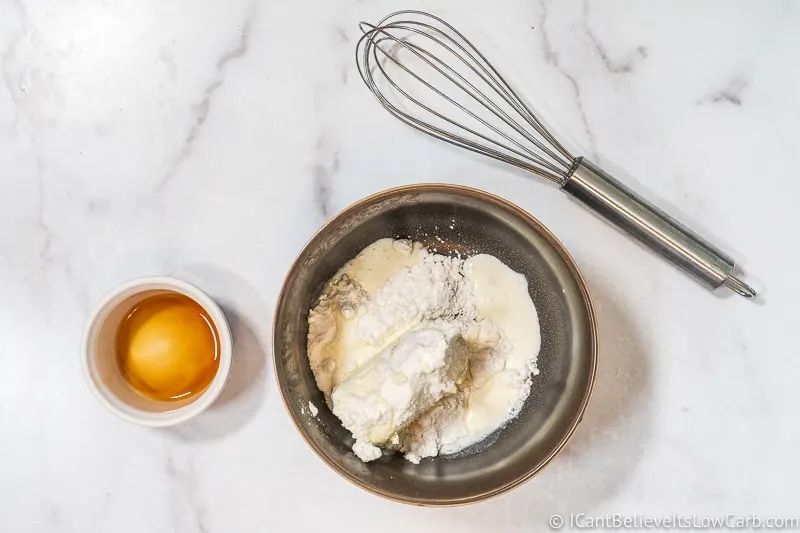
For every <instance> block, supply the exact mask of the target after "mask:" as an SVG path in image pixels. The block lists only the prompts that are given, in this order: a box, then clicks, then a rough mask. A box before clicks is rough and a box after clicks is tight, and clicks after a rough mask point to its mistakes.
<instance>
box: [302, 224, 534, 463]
mask: <svg viewBox="0 0 800 533" xmlns="http://www.w3.org/2000/svg"><path fill="white" fill-rule="evenodd" d="M540 344H541V338H540V333H539V321H538V317H537V314H536V308H535V307H534V305H533V302H532V301H531V299H530V296H529V295H528V288H527V281H526V280H525V277H524V276H522V275H521V274H517V273H516V272H514V271H513V270H511V269H510V268H508V267H507V266H506V265H505V264H503V263H502V262H501V261H500V260H498V259H497V258H495V257H493V256H490V255H477V256H474V257H471V258H469V259H467V260H462V259H458V258H453V257H447V256H443V255H439V254H434V253H431V252H429V251H428V250H426V249H425V248H424V247H423V246H422V245H421V244H419V243H411V242H410V241H404V240H392V239H381V240H379V241H377V242H375V243H373V244H372V245H370V246H368V247H367V248H365V249H364V250H363V251H362V252H361V253H360V254H358V256H356V257H355V258H354V259H353V260H351V261H350V262H348V263H347V264H346V265H345V266H344V267H343V268H342V269H341V270H340V271H339V272H337V274H336V275H335V276H334V277H333V278H332V279H331V281H330V282H329V283H328V286H327V287H326V290H325V291H324V293H323V295H322V296H321V297H320V299H319V301H318V303H317V305H316V306H315V307H314V309H313V310H312V311H311V313H310V315H309V335H308V356H309V361H310V364H311V369H312V370H313V372H314V376H315V378H316V381H317V386H318V387H319V388H320V390H321V391H322V392H323V393H324V395H325V399H326V401H327V402H328V406H329V407H330V408H331V410H332V411H333V413H334V414H336V415H337V416H338V417H339V418H340V419H341V420H342V423H343V424H344V426H345V427H346V428H347V429H348V430H349V431H351V432H352V433H353V436H354V437H355V439H356V443H355V445H354V446H353V449H354V451H355V452H356V454H357V455H358V456H359V457H360V458H361V459H362V460H364V461H370V460H373V459H377V458H378V457H380V456H381V451H380V448H385V449H399V450H401V451H402V452H404V453H405V457H406V459H408V460H409V461H412V462H419V460H420V459H421V458H423V457H430V456H435V455H438V454H439V453H454V452H457V451H459V450H462V449H463V448H465V447H467V446H469V445H471V444H474V443H476V442H478V441H480V440H482V439H483V438H484V437H486V436H487V435H489V434H490V433H492V432H493V431H495V430H496V429H497V428H499V427H501V426H502V425H503V424H505V423H506V422H508V421H509V420H511V419H512V418H514V417H515V416H516V415H517V414H518V413H519V410H520V408H521V407H522V405H523V403H524V402H525V399H526V398H527V397H528V395H529V394H530V387H531V377H532V376H533V375H536V374H538V370H537V369H536V357H537V355H538V353H539V347H540Z"/></svg>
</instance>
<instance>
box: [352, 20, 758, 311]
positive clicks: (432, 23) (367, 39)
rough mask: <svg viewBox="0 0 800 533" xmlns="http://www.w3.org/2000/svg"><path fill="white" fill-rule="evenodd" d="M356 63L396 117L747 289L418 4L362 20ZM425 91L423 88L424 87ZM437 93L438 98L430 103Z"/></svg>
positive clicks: (708, 281)
mask: <svg viewBox="0 0 800 533" xmlns="http://www.w3.org/2000/svg"><path fill="white" fill-rule="evenodd" d="M360 27H361V31H362V32H363V35H362V37H361V39H360V40H359V41H358V44H357V46H356V63H357V66H358V70H359V73H360V75H361V78H362V80H363V81H364V83H365V84H366V86H367V87H368V88H369V89H370V91H371V92H372V94H373V95H374V96H375V98H376V99H377V100H378V102H380V104H381V105H382V106H383V107H384V108H385V109H386V110H387V111H388V112H389V113H391V114H392V115H394V116H395V117H396V118H398V119H399V120H401V121H402V122H404V123H405V124H407V125H409V126H411V127H413V128H415V129H417V130H419V131H422V132H423V133H425V134H427V135H430V136H432V137H435V138H437V139H439V140H442V141H445V142H447V143H450V144H452V145H455V146H458V147H461V148H464V149H467V150H470V151H472V152H475V153H478V154H482V155H485V156H487V157H491V158H493V159H496V160H498V161H502V162H505V163H508V164H510V165H513V166H516V167H518V168H521V169H523V170H526V171H529V172H531V173H533V174H536V175H538V176H541V177H543V178H545V179H547V180H549V181H551V182H553V183H555V184H557V185H558V186H559V188H560V189H561V190H562V191H564V192H566V193H567V194H569V195H570V196H571V197H572V198H574V199H576V200H577V201H578V202H580V203H582V204H583V205H584V206H586V207H588V208H589V209H591V210H592V211H594V212H595V213H596V214H598V215H600V216H601V217H602V218H604V219H605V220H606V221H607V222H610V223H611V224H613V225H614V226H616V227H617V228H619V229H621V230H622V231H624V232H625V233H627V234H628V235H629V236H631V237H633V238H634V239H636V240H637V241H639V242H640V243H642V244H644V245H646V246H647V247H649V248H651V249H652V250H654V251H655V252H657V253H658V254H660V255H661V256H662V257H664V258H665V259H667V260H668V261H670V262H671V263H673V264H674V265H676V266H677V267H678V268H680V269H681V270H683V271H684V272H685V273H687V274H689V275H690V276H692V277H694V278H695V279H697V280H699V281H700V282H701V283H703V284H704V285H706V286H707V287H709V288H711V289H716V288H718V287H721V286H723V285H725V286H726V287H728V288H730V289H731V290H733V291H735V292H737V293H738V294H740V295H742V296H745V297H748V298H752V297H754V296H755V295H756V292H755V291H754V290H753V289H752V288H751V287H749V286H748V285H747V284H745V283H744V282H743V281H741V280H740V279H738V278H737V277H736V276H735V275H734V266H735V264H734V261H733V259H732V258H731V257H729V256H728V255H727V254H725V253H724V252H722V251H721V250H720V249H718V248H717V247H715V246H713V245H712V244H711V243H709V242H708V241H706V240H704V239H703V238H702V237H700V236H699V235H697V234H696V233H694V232H693V231H691V230H690V229H689V228H687V227H686V226H684V225H682V224H680V223H679V222H677V221H676V220H674V219H673V218H671V217H670V216H669V215H667V214H666V213H664V212H663V211H661V210H660V209H658V208H657V207H655V206H654V205H652V204H651V203H649V202H647V201H646V200H645V199H643V198H642V197H641V196H639V195H638V194H636V193H635V192H633V191H632V190H631V189H629V188H628V187H626V186H625V185H623V184H622V183H620V182H619V181H618V180H616V179H614V178H613V177H612V176H610V175H609V174H607V173H606V172H604V171H603V170H601V169H600V168H598V167H596V166H595V165H593V164H592V163H590V162H588V161H586V160H585V159H584V158H582V157H575V156H573V155H572V154H570V153H569V151H567V150H566V148H564V146H563V145H562V144H561V143H560V142H559V141H558V139H557V138H556V137H555V136H554V135H553V134H552V133H551V132H550V131H549V130H548V129H547V128H546V127H545V125H544V123H543V122H542V121H541V119H540V118H539V117H538V115H537V114H536V112H535V111H534V110H533V109H532V108H531V107H530V106H529V105H528V104H527V103H526V101H525V100H524V99H523V98H522V97H521V96H520V95H519V94H518V93H517V92H516V91H515V90H514V89H513V88H512V86H511V85H510V84H509V83H508V82H507V81H506V79H505V78H504V77H503V76H502V75H501V74H500V73H499V71H498V70H497V69H496V68H495V67H494V66H493V65H492V64H491V63H490V62H489V61H488V60H487V59H486V58H485V57H484V55H483V54H482V53H481V52H480V51H479V50H478V49H477V48H476V47H475V46H474V45H473V44H472V42H471V41H470V40H469V39H467V38H466V37H465V36H464V35H463V34H462V33H461V32H459V31H458V30H456V28H454V27H453V26H452V25H450V24H449V23H447V22H446V21H444V20H443V19H441V18H440V17H437V16H435V15H431V14H429V13H425V12H422V11H413V10H407V11H398V12H396V13H392V14H391V15H389V16H387V17H385V18H383V19H382V20H381V21H380V22H378V23H377V24H374V25H372V24H368V23H366V22H362V23H361V24H360ZM423 95H425V96H423ZM434 102H435V103H434Z"/></svg>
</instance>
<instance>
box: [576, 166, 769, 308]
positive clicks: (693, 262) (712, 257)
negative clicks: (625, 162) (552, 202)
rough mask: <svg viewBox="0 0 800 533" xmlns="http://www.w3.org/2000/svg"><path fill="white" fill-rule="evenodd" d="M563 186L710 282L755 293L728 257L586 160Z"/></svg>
mask: <svg viewBox="0 0 800 533" xmlns="http://www.w3.org/2000/svg"><path fill="white" fill-rule="evenodd" d="M561 190H563V191H564V192H566V193H568V194H569V195H571V196H572V197H573V198H575V199H576V200H578V201H579V202H580V203H582V204H584V205H585V206H587V207H588V208H589V209H591V210H592V211H594V212H595V213H596V214H598V215H600V216H601V217H602V218H604V219H605V220H606V221H608V222H610V223H611V224H613V225H614V226H616V227H617V228H619V229H621V230H622V231H623V232H625V233H627V234H628V235H629V236H631V237H633V238H634V239H636V240H637V241H639V242H640V243H642V244H644V245H645V246H647V247H648V248H650V249H652V250H653V251H655V252H656V253H658V254H659V255H661V256H662V257H664V258H665V259H666V260H668V261H669V262H671V263H672V264H674V265H675V266H677V267H678V268H680V269H681V270H683V271H684V272H685V273H687V274H689V275H690V276H692V277H693V278H695V279H697V280H698V281H700V282H701V283H702V284H703V285H705V286H706V287H708V288H710V289H716V288H718V287H720V286H722V285H726V286H727V287H728V288H730V289H732V290H734V291H736V292H737V293H739V294H741V295H742V296H745V297H748V298H752V297H753V296H755V295H756V293H755V291H754V290H753V289H752V288H750V287H749V286H747V285H746V284H745V283H744V282H742V281H741V280H739V279H738V278H736V277H735V276H734V275H733V269H734V266H735V264H734V261H733V259H731V257H730V256H728V255H727V254H725V253H724V252H723V251H722V250H720V249H719V248H717V247H716V246H714V245H713V244H711V243H709V242H708V241H706V240H705V239H703V238H702V237H700V236H699V235H697V234H696V233H694V232H693V231H692V230H690V229H689V228H687V227H686V226H684V225H682V224H681V223H680V222H678V221H677V220H675V219H673V218H672V217H670V216H669V215H667V214H666V213H665V212H663V211H662V210H660V209H659V208H657V207H656V206H654V205H652V204H651V203H649V202H647V201H646V200H645V199H644V198H642V197H641V196H639V195H638V194H636V193H635V192H633V191H632V190H631V189H629V188H628V187H626V186H625V185H623V184H622V183H620V182H619V181H617V180H616V179H614V178H613V177H611V176H609V175H608V174H606V173H605V172H603V170H601V169H599V168H597V167H596V166H594V165H593V164H591V163H589V162H588V161H586V160H584V159H582V158H579V159H578V160H576V165H575V168H574V169H573V171H572V173H571V174H570V175H569V177H567V178H566V180H565V181H564V182H563V184H562V186H561Z"/></svg>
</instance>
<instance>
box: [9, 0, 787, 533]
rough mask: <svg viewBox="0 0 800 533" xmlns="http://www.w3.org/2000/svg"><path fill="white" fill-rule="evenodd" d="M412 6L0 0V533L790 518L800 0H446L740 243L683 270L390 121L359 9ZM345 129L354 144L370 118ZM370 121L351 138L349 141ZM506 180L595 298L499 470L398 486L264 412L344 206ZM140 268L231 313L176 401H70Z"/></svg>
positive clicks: (352, 1) (623, 171)
mask: <svg viewBox="0 0 800 533" xmlns="http://www.w3.org/2000/svg"><path fill="white" fill-rule="evenodd" d="M408 6H409V4H405V3H401V2H396V1H388V0H386V1H380V2H361V1H357V0H344V1H338V2H326V1H323V0H314V1H295V2H278V1H270V2H267V1H261V2H258V1H251V0H230V1H227V2H221V1H218V2H211V1H200V2H198V1H190V0H176V1H173V2H162V1H156V0H147V1H144V0H142V1H139V0H103V1H100V0H81V1H75V2H58V1H54V0H4V1H3V0H0V62H1V63H0V67H1V71H2V85H0V531H3V532H9V533H12V532H13V533H16V532H28V531H35V532H40V531H41V532H45V531H47V532H50V531H64V532H78V533H84V532H89V531H97V532H105V531H109V532H111V531H113V532H134V533H140V532H142V531H148V532H151V533H166V532H179V533H183V532H200V533H214V532H239V531H242V532H243V531H312V530H314V531H334V530H336V531H349V532H357V531H365V532H366V531H370V532H373V531H415V532H425V531H441V530H443V529H445V528H450V529H452V530H455V531H464V532H469V531H489V530H492V531H537V530H541V529H543V528H545V527H546V522H547V518H548V517H549V516H550V515H551V514H554V513H586V514H587V515H591V516H594V515H602V514H610V513H628V514H632V513H639V514H642V515H654V516H655V515H669V514H675V513H697V514H699V515H709V516H710V515H713V516H717V515H723V516H724V515H725V514H727V513H736V514H751V513H755V514H756V515H760V516H765V517H766V516H768V515H770V514H773V515H777V514H783V515H786V514H791V513H795V514H796V513H798V512H799V511H798V507H797V502H798V501H799V500H798V497H799V496H800V460H799V459H798V457H799V456H798V449H800V425H798V418H797V410H796V406H797V385H796V382H797V375H798V372H800V358H798V342H797V333H796V331H794V329H793V328H795V327H797V319H798V311H797V309H798V301H800V300H799V299H800V282H798V278H797V265H798V263H800V252H798V249H797V246H796V244H792V243H793V242H794V243H796V241H797V238H798V237H797V235H796V233H797V231H798V230H800V214H799V213H800V211H798V209H797V207H796V206H797V198H798V195H799V194H800V180H798V178H799V177H800V176H799V175H798V165H797V164H796V162H794V163H793V162H792V161H793V158H794V156H795V155H796V154H798V153H800V106H798V94H800V61H799V60H798V50H800V32H798V31H797V29H798V28H800V5H798V4H797V3H794V2H790V1H785V2H777V1H768V2H744V1H741V2H721V1H720V2H704V3H702V5H700V4H699V3H696V2H689V1H684V2H666V1H663V2H658V3H656V2H647V3H642V2H634V1H629V2H613V3H611V2H603V3H599V2H589V3H585V2H580V1H577V2H573V1H570V2H557V3H556V2H554V1H553V2H545V3H541V2H533V1H522V0H508V1H505V2H496V1H495V2H483V1H478V0H469V1H461V2H454V1H451V2H446V1H444V0H421V1H417V2H415V3H414V4H413V6H415V7H421V8H424V9H429V10H435V11H436V12H438V13H441V14H445V15H447V16H448V18H450V19H451V20H452V21H453V22H458V23H460V25H461V26H462V27H464V28H465V29H467V30H468V33H469V34H470V35H472V36H473V37H474V38H475V40H476V41H478V42H479V43H484V44H486V46H487V47H488V48H490V49H491V56H492V57H493V58H494V59H495V61H496V62H497V63H498V64H499V65H500V67H501V69H502V70H504V71H506V72H509V73H511V74H512V76H511V77H512V78H513V79H514V81H515V83H516V85H517V86H518V87H519V88H520V89H521V90H522V91H523V92H526V93H532V94H536V96H537V99H538V100H541V101H542V102H545V109H544V110H543V111H544V114H545V116H546V117H547V118H548V119H549V120H550V121H551V122H553V123H554V124H555V125H556V126H557V129H558V131H559V133H560V134H561V135H562V136H564V137H566V138H567V139H568V142H569V143H570V146H571V147H572V148H575V149H576V150H577V149H580V150H582V151H583V152H584V153H585V154H587V155H589V156H591V157H592V158H594V159H595V160H597V161H598V162H600V163H601V164H603V165H604V166H606V167H607V168H609V169H610V170H612V171H614V172H618V173H619V174H620V175H622V176H625V177H626V181H627V178H628V177H630V178H631V179H632V180H633V184H634V187H635V188H637V189H639V190H641V191H642V192H645V193H647V194H648V195H650V196H651V197H654V198H656V199H658V201H660V202H661V203H662V204H665V205H668V206H669V205H671V206H674V208H673V209H672V211H673V212H674V213H675V214H676V215H677V216H679V217H680V218H683V219H685V220H688V221H690V222H691V223H692V224H693V225H694V226H696V227H698V228H699V229H700V230H702V231H703V232H704V233H705V234H707V235H710V236H711V238H712V240H714V241H715V242H718V243H720V245H721V246H723V247H724V248H726V249H727V250H729V251H730V253H731V254H733V255H734V256H735V257H736V259H737V260H739V261H740V262H741V264H742V266H743V267H744V269H745V272H746V279H748V280H749V281H751V282H752V283H753V284H754V286H755V287H756V288H757V289H758V290H759V291H760V292H761V293H762V297H761V298H760V299H759V301H757V302H755V303H754V302H749V301H746V300H744V299H742V298H739V297H736V296H731V297H728V298H723V297H718V296H714V295H712V294H710V293H706V292H705V291H704V290H703V289H702V288H701V287H699V286H697V285H695V284H694V283H693V282H691V281H688V280H687V279H686V278H685V277H684V276H683V275H682V274H680V273H678V272H677V271H676V270H674V269H673V268H672V267H670V266H668V265H666V264H665V263H663V262H662V261H661V260H659V259H658V258H656V257H654V256H652V255H650V254H648V253H646V252H644V251H643V250H642V249H640V248H639V247H637V246H635V245H634V244H632V243H631V242H630V241H628V240H627V239H626V238H625V237H623V236H622V235H620V234H618V233H616V232H615V231H613V230H612V229H610V228H608V227H606V226H605V225H603V224H601V223H600V222H598V221H596V220H595V219H594V218H593V217H592V216H591V215H590V214H588V213H586V212H584V211H582V210H581V209H580V208H579V207H578V206H576V205H573V204H572V203H571V202H570V201H569V200H568V199H567V198H566V197H564V196H563V195H561V194H559V193H558V192H557V191H556V190H554V189H553V188H552V187H549V186H547V185H545V184H543V183H540V182H538V181H537V180H536V179H524V178H522V177H520V175H519V174H517V173H514V172H511V171H508V170H507V169H504V168H501V167H499V166H497V165H493V164H490V163H488V162H486V161H484V160H482V159H478V158H476V157H473V156H469V155H465V154H464V153H462V152H460V151H456V150H454V149H450V148H445V147H443V146H442V145H440V144H437V143H434V142H432V141H430V140H428V139H427V138H424V137H422V136H421V135H419V134H417V133H415V132H413V131H410V130H409V129H407V128H405V127H404V126H402V125H401V124H399V123H397V122H396V121H394V120H392V119H391V118H390V117H389V116H388V115H387V114H386V113H385V112H384V111H383V110H382V109H381V108H380V107H379V106H378V105H377V104H376V102H375V101H374V100H373V99H372V97H371V96H370V95H369V93H368V92H367V91H366V89H365V88H364V87H363V86H362V84H361V81H360V80H359V79H358V78H357V74H356V71H355V65H354V60H353V47H354V44H355V41H356V39H357V37H358V28H357V25H356V23H357V22H358V21H359V20H375V19H378V18H379V17H380V16H382V15H384V14H386V13H388V12H389V11H392V10H394V9H398V8H405V7H408ZM367 137H368V139H367ZM367 140H368V142H367ZM424 181H445V182H456V183H462V184H467V185H471V186H475V187H480V188H482V189H486V190H488V191H491V192H493V193H496V194H499V195H502V196H505V197H506V198H509V199H511V200H513V201H514V202H517V203H518V204H519V205H521V206H523V207H524V208H526V209H527V210H529V211H530V212H531V213H533V215H534V216H536V217H538V218H539V219H540V220H541V221H542V222H544V223H545V224H546V225H547V226H549V227H550V228H551V229H552V230H553V231H554V232H555V234H556V235H557V236H558V237H559V238H560V239H561V240H562V241H563V243H564V244H565V245H566V246H567V248H568V249H569V250H570V251H571V252H572V253H573V254H574V256H575V258H576V260H577V262H578V263H579V265H580V267H581V268H582V270H583V272H584V273H585V275H586V278H587V280H588V283H589V285H590V288H591V290H592V294H593V297H594V300H595V302H596V305H597V311H598V314H599V325H600V341H601V342H600V344H601V357H600V367H599V373H598V380H597V386H596V391H595V395H594V398H593V401H592V403H591V405H590V407H589V410H588V412H587V414H586V417H585V420H584V422H583V424H582V425H581V426H580V427H579V429H578V431H577V433H576V435H575V436H574V438H573V440H572V441H571V443H570V444H569V446H568V448H567V449H566V451H565V452H564V453H563V454H562V455H561V456H559V457H558V458H557V460H555V461H554V463H553V464H552V465H551V466H550V467H549V468H547V469H546V470H545V471H544V472H543V473H542V474H541V475H539V476H538V477H536V478H535V479H534V480H532V481H531V482H529V483H527V484H526V485H524V486H523V487H522V488H520V489H518V490H515V491H513V492H512V493H510V494H507V495H505V496H502V497H500V498H497V499H495V500H492V501H491V502H487V503H485V504H480V505H476V506H469V507H465V508H457V509H448V510H437V509H418V508H412V507H407V506H403V505H400V504H394V503H391V502H387V501H383V500H381V499H379V498H377V497H374V496H372V495H370V494H368V493H366V492H363V491H362V490H360V489H358V488H356V487H354V486H352V485H350V484H349V483H347V482H346V481H343V480H342V479H340V478H338V477H337V475H336V474H335V473H334V472H332V471H331V470H330V469H328V468H327V467H326V466H325V465H324V464H323V463H322V462H321V461H320V460H319V459H318V458H317V457H316V456H315V455H314V454H313V452H312V451H311V450H310V449H309V448H308V447H307V446H306V445H305V444H304V443H303V441H302V439H301V438H300V436H299V435H298V434H297V433H296V431H295V430H294V428H293V426H292V424H291V422H290V420H289V417H288V416H287V414H286V413H285V412H284V409H283V406H282V403H281V400H280V394H279V392H278V390H277V385H276V383H275V381H274V378H273V372H272V369H271V361H270V357H271V354H270V344H271V339H270V326H271V320H272V310H273V302H274V301H275V298H276V295H277V292H278V290H279V287H280V284H281V282H282V279H283V276H284V274H285V272H286V270H287V268H288V267H289V265H290V262H291V261H292V259H293V258H294V256H295V255H296V254H297V253H298V251H299V250H300V249H301V247H302V246H303V244H304V243H305V241H306V240H307V239H308V238H309V236H310V235H311V234H312V233H313V232H314V231H315V229H316V228H317V227H318V226H319V225H320V224H321V223H322V222H323V221H324V220H326V219H327V218H328V217H330V216H331V215H332V214H333V213H335V212H336V211H338V210H340V209H342V208H343V207H345V206H346V205H347V204H349V203H350V202H352V201H355V200H357V199H358V198H360V197H362V196H364V195H367V194H369V193H372V192H375V191H378V190H380V189H383V188H387V187H390V186H393V185H398V184H404V183H413V182H424ZM145 274H171V275H175V276H179V277H182V278H185V279H187V280H188V281H191V282H194V283H196V284H198V285H199V286H201V287H202V288H204V289H206V290H207V291H208V292H209V293H210V294H211V295H212V296H214V297H215V298H217V299H218V301H219V302H221V303H222V304H223V305H224V307H225V309H226V311H227V312H228V314H229V317H230V318H231V320H232V322H233V324H234V333H235V336H236V356H235V357H236V362H235V363H234V371H233V372H234V374H233V380H232V382H231V384H230V386H229V388H228V389H227V390H226V392H225V393H224V395H223V398H222V400H221V401H220V402H219V403H218V404H217V405H216V406H215V407H214V408H213V409H212V410H211V411H210V412H208V413H206V414H204V415H203V416H201V417H200V418H199V419H197V420H196V421H193V422H191V423H189V424H186V425H185V426H183V427H178V428H174V429H170V430H153V429H146V428H142V427H137V426H133V425H130V424H128V423H126V422H123V421H121V420H118V419H117V418H115V417H114V416H113V415H112V414H111V413H109V412H107V411H106V410H105V409H104V408H103V407H102V406H101V405H100V404H99V403H98V402H97V401H95V399H94V398H93V397H92V396H91V394H90V392H89V391H88V389H87V387H86V386H85V384H84V380H83V377H82V375H81V370H80V365H79V357H78V348H79V339H80V334H81V329H82V327H83V324H84V321H85V319H86V317H87V315H88V313H89V310H90V309H91V308H92V306H94V305H95V304H96V303H97V301H98V300H99V299H100V298H101V296H102V295H103V294H104V293H105V292H107V291H108V290H110V289H111V288H113V287H114V286H115V285H117V284H118V283H120V282H122V281H124V280H127V279H129V278H132V277H136V276H141V275H145Z"/></svg>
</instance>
